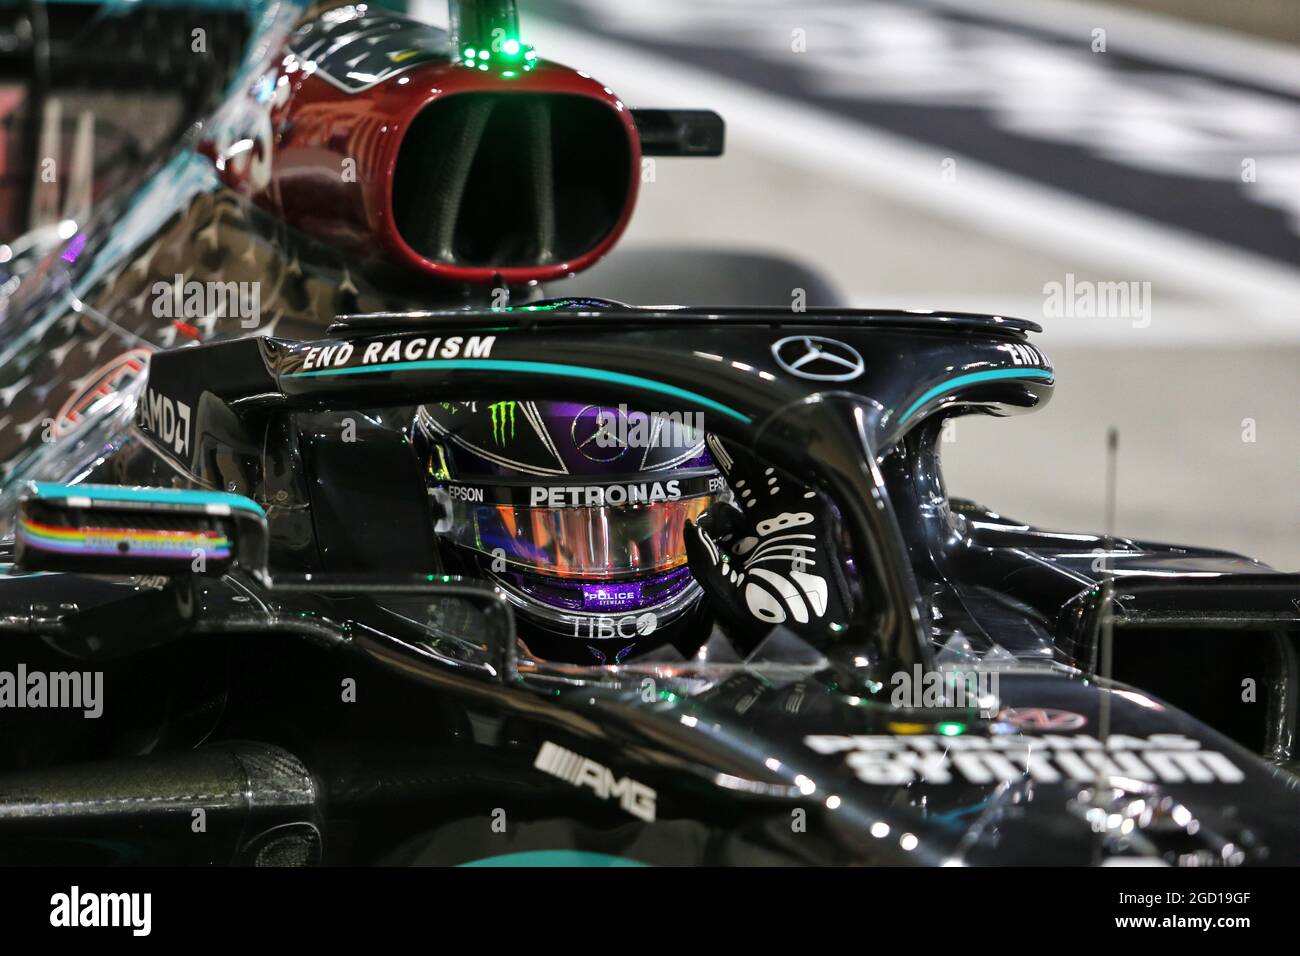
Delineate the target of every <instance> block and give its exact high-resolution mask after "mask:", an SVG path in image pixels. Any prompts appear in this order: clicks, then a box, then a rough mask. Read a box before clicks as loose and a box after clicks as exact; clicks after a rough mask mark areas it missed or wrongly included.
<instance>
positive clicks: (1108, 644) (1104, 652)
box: [1095, 425, 1119, 746]
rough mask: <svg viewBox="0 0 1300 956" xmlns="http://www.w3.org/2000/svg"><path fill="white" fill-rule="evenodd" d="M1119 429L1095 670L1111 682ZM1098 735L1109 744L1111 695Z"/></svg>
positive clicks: (1109, 467)
mask: <svg viewBox="0 0 1300 956" xmlns="http://www.w3.org/2000/svg"><path fill="white" fill-rule="evenodd" d="M1118 466H1119V429H1118V428H1116V427H1115V426H1114V425H1112V426H1111V427H1110V428H1109V429H1107V431H1106V502H1105V518H1104V523H1103V530H1102V539H1101V540H1102V548H1104V549H1105V554H1103V555H1102V558H1101V600H1100V602H1099V603H1100V608H1101V610H1100V620H1099V624H1100V628H1101V633H1100V635H1099V636H1100V638H1101V640H1100V642H1098V643H1099V650H1100V652H1101V661H1100V664H1101V666H1100V668H1097V669H1095V670H1096V671H1097V672H1098V673H1100V676H1101V677H1102V678H1103V679H1104V680H1107V681H1109V680H1110V678H1111V674H1112V671H1113V670H1114V666H1115V658H1114V636H1115V635H1114V615H1113V614H1112V613H1111V605H1112V604H1113V602H1114V600H1115V568H1114V565H1113V563H1112V560H1111V554H1112V552H1113V551H1114V550H1115V485H1116V476H1117V474H1118V470H1119V467H1118ZM1097 735H1098V736H1099V737H1100V738H1101V742H1102V745H1103V746H1105V744H1106V738H1107V737H1109V736H1110V697H1109V695H1105V694H1103V695H1102V698H1101V708H1100V712H1099V713H1098V715H1097Z"/></svg>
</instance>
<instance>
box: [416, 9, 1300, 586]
mask: <svg viewBox="0 0 1300 956" xmlns="http://www.w3.org/2000/svg"><path fill="white" fill-rule="evenodd" d="M523 6H524V12H525V34H526V39H528V40H529V41H530V42H533V43H535V44H536V45H537V48H538V50H539V52H540V53H541V54H542V55H544V56H547V57H550V58H553V59H556V60H560V61H561V62H567V63H570V64H572V65H575V66H578V67H580V68H582V69H584V70H586V71H588V72H590V73H591V74H593V75H594V76H597V77H599V78H600V79H601V80H602V81H603V82H605V83H608V84H609V85H610V86H611V87H612V88H613V89H615V90H616V91H618V93H619V94H620V96H622V97H623V99H624V100H625V101H626V102H628V103H629V104H630V105H633V106H660V107H674V106H675V107H709V108H714V109H717V110H718V111H719V112H720V113H722V114H723V116H724V117H725V118H726V120H727V122H728V146H727V155H726V156H725V157H724V158H722V159H718V160H660V161H658V162H657V163H656V164H655V169H654V178H653V181H652V182H647V183H645V184H644V185H643V187H642V193H641V199H640V203H639V208H638V211H637V215H636V218H635V219H634V221H633V225H632V227H631V228H630V230H629V232H628V234H627V236H626V238H625V239H624V242H623V248H624V249H626V250H627V253H628V254H631V253H632V252H633V251H634V250H639V249H646V248H652V247H659V248H663V247H701V246H704V247H710V248H720V249H733V250H744V251H750V252H759V253H764V254H773V255H782V256H788V257H792V258H795V259H798V260H800V261H802V262H804V263H807V264H810V265H815V266H816V267H817V268H818V269H820V270H821V271H822V272H824V273H825V274H826V276H827V278H828V279H829V280H830V282H831V283H832V284H833V285H834V286H836V287H837V288H838V289H839V291H840V293H841V294H842V296H843V297H844V298H845V299H846V300H847V301H849V302H851V303H852V304H854V305H860V306H879V307H900V308H933V309H944V308H949V309H966V310H976V311H988V312H993V313H1001V314H1012V315H1022V316H1024V317H1026V318H1032V319H1035V320H1037V321H1039V322H1041V323H1042V324H1043V325H1044V326H1045V327H1046V332H1045V334H1044V335H1043V336H1041V337H1040V338H1039V342H1040V344H1041V345H1042V346H1043V347H1044V348H1045V350H1046V351H1047V352H1048V354H1049V355H1050V356H1051V357H1052V359H1053V361H1054V363H1055V366H1056V368H1057V372H1058V384H1057V389H1056V396H1055V398H1054V399H1053V402H1052V404H1051V405H1049V406H1048V407H1047V408H1046V409H1044V410H1042V411H1041V412H1039V413H1037V414H1034V415H1030V416H1024V417H1020V418H1015V419H986V418H972V419H963V420H962V421H961V422H960V423H959V424H958V425H957V428H956V432H955V440H954V441H952V442H950V443H948V444H946V445H945V446H944V463H945V472H946V474H947V478H948V484H949V488H950V490H951V491H952V492H953V493H956V494H962V495H965V496H968V497H974V498H977V499H979V500H981V501H983V502H984V503H986V504H988V505H989V506H990V507H993V508H994V509H995V510H998V511H1001V512H1003V513H1006V514H1009V515H1011V516H1013V517H1016V518H1020V519H1022V520H1026V521H1031V522H1034V523H1038V524H1041V525H1044V526H1048V527H1058V528H1069V529H1090V530H1100V529H1101V524H1102V516H1103V502H1102V487H1103V474H1104V462H1103V448H1104V436H1105V432H1106V429H1107V427H1108V426H1110V425H1116V426H1118V428H1119V429H1120V435H1121V447H1120V461H1119V485H1118V489H1119V493H1118V510H1117V513H1118V527H1117V530H1118V531H1119V532H1120V533H1122V534H1126V535H1129V536H1133V537H1147V538H1153V539H1157V540H1166V541H1174V542H1179V541H1182V542H1195V543H1200V544H1208V545H1215V546H1220V547H1224V548H1228V549H1231V550H1236V551H1241V552H1244V553H1246V554H1249V555H1251V556H1252V557H1258V558H1260V559H1262V560H1265V561H1268V562H1270V563H1272V564H1273V565H1275V566H1277V567H1280V568H1285V569H1288V570H1300V52H1298V51H1297V49H1296V48H1294V47H1288V46H1286V45H1283V44H1281V43H1270V42H1269V41H1266V40H1258V39H1250V38H1245V37H1244V36H1241V35H1235V34H1228V33H1227V32H1226V31H1218V30H1215V29H1213V28H1210V27H1204V26H1193V25H1188V24H1182V23H1178V22H1175V21H1171V20H1168V19H1165V18H1160V17H1157V16H1152V15H1144V14H1136V13H1133V12H1131V11H1128V10H1121V9H1116V8H1113V7H1109V6H1107V5H1104V4H1097V3H1089V4H1083V5H1080V4H1073V3H1060V2H1054V0H1041V2H1035V3H1021V2H1019V0H1002V2H996V3H995V2H992V0H924V2H922V0H918V2H911V3H886V2H869V0H859V2H843V0H841V2H829V0H826V2H819V0H802V2H798V3H796V2H792V0H748V2H745V3H739V2H731V0H654V2H640V0H547V2H546V3H544V4H542V3H537V2H533V3H528V2H525V3H524V5H523ZM417 12H418V13H424V12H425V11H423V10H420V9H419V8H417ZM1097 30H1104V31H1105V32H1104V42H1105V50H1104V51H1102V50H1097V49H1094V47H1095V46H1096V45H1097V44H1098V39H1099V35H1098V34H1097V33H1096V31H1097ZM614 255H615V256H618V255H619V253H618V252H616V253H615V254H614ZM600 269H601V267H599V266H598V267H597V270H596V271H595V272H594V273H593V275H592V279H593V280H598V279H599V277H600ZM1089 283H1096V284H1099V283H1112V284H1114V283H1120V284H1122V285H1123V287H1124V289H1126V290H1128V291H1130V292H1131V293H1132V297H1131V299H1130V300H1129V302H1128V303H1127V305H1124V306H1122V307H1121V308H1115V307H1114V306H1115V305H1116V302H1115V300H1111V305H1112V308H1111V309H1110V313H1113V314H1095V313H1096V310H1094V314H1089V313H1088V310H1087V309H1086V308H1083V307H1077V308H1073V309H1072V308H1070V307H1069V306H1068V305H1067V306H1066V307H1065V308H1055V304H1054V302H1053V297H1052V295H1051V294H1050V293H1051V290H1052V289H1054V288H1055V289H1058V290H1059V289H1067V288H1068V289H1072V290H1080V289H1086V288H1089ZM663 285H664V295H663V297H662V298H664V299H671V298H672V291H673V286H672V277H671V276H669V277H665V280H664V283H663ZM1094 288H1100V287H1099V286H1094ZM610 291H611V293H615V292H617V290H610ZM1060 301H1061V299H1060V297H1059V296H1058V297H1057V298H1056V300H1055V303H1059V302H1060ZM1076 305H1079V303H1078V302H1076ZM1103 311H1105V310H1103Z"/></svg>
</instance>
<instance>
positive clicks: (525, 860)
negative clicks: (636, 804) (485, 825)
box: [460, 850, 650, 866]
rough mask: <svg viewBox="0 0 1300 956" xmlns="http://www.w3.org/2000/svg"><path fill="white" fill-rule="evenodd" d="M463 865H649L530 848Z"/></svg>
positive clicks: (605, 856)
mask: <svg viewBox="0 0 1300 956" xmlns="http://www.w3.org/2000/svg"><path fill="white" fill-rule="evenodd" d="M460 865H461V866H649V865H650V864H648V863H642V862H640V861H639V860H629V859H628V858H627V857H625V856H610V855H609V854H608V853H588V852H586V851H585V850H530V851H529V852H527V853H504V854H502V855H501V856H489V857H484V858H483V859H481V860H471V861H470V862H468V863H462V864H460Z"/></svg>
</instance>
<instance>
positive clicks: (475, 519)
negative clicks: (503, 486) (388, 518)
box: [440, 494, 715, 579]
mask: <svg viewBox="0 0 1300 956" xmlns="http://www.w3.org/2000/svg"><path fill="white" fill-rule="evenodd" d="M440 497H441V496H440ZM714 498H715V496H714V495H712V494H702V495H695V496H693V497H686V498H677V499H673V500H669V501H655V502H641V503H637V504H628V505H597V506H585V507H565V508H542V507H527V506H522V505H517V504H482V503H471V502H465V501H459V500H455V499H450V498H443V499H442V501H443V505H444V508H446V509H447V510H449V512H450V521H449V522H448V524H449V525H450V527H449V528H448V529H447V531H446V532H445V533H444V537H445V538H447V539H449V540H451V541H452V542H454V543H456V544H459V545H462V546H463V547H467V548H472V549H474V550H475V551H479V552H481V553H483V554H485V555H488V556H490V557H495V558H502V559H504V560H505V561H507V562H508V563H509V564H510V565H512V566H514V567H515V568H516V569H520V568H522V569H526V570H532V571H537V572H540V573H543V574H551V575H555V576H558V577H564V578H595V579H608V578H611V577H616V576H618V575H628V574H646V573H650V572H655V571H668V570H671V569H673V568H677V567H681V566H682V565H683V564H685V563H686V545H685V541H684V538H683V532H684V529H685V527H686V522H687V521H692V520H694V519H695V518H698V517H699V516H700V515H701V514H703V513H704V511H705V510H706V509H707V508H708V507H709V505H710V504H712V503H713V501H714Z"/></svg>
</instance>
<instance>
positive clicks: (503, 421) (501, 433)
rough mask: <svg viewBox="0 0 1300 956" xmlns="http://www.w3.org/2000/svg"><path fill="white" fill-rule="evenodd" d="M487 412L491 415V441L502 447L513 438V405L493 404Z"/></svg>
mask: <svg viewBox="0 0 1300 956" xmlns="http://www.w3.org/2000/svg"><path fill="white" fill-rule="evenodd" d="M488 411H490V412H491V413H492V440H493V441H494V442H496V443H497V444H498V445H504V444H505V443H506V442H508V441H509V440H510V439H512V438H514V437H515V403H514V402H493V403H492V404H491V405H489V406H488Z"/></svg>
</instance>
